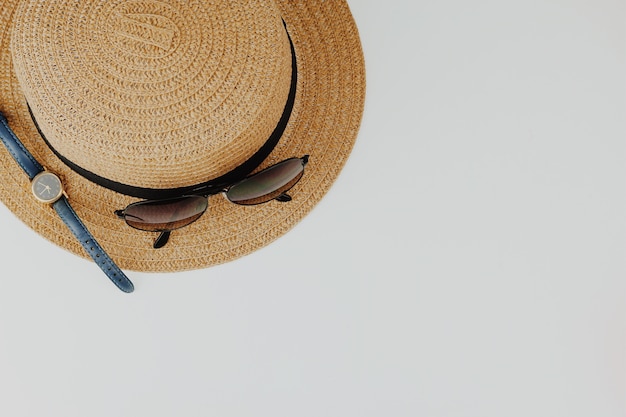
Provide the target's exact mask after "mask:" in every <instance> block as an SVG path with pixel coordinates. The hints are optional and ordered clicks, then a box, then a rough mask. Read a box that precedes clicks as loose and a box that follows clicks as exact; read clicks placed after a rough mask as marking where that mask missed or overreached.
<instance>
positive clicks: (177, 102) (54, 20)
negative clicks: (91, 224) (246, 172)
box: [11, 0, 291, 188]
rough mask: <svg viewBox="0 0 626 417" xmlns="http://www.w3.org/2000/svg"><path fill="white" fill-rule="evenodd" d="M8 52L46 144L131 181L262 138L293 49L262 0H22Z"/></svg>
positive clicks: (245, 153)
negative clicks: (47, 0)
mask: <svg viewBox="0 0 626 417" xmlns="http://www.w3.org/2000/svg"><path fill="white" fill-rule="evenodd" d="M15 16H16V18H15V24H14V27H13V32H12V41H11V52H12V55H13V61H14V67H15V71H16V74H17V77H18V80H19V82H20V84H21V86H22V88H23V91H24V94H25V96H26V100H27V101H28V104H29V105H30V107H31V109H32V113H33V115H34V117H35V118H36V121H37V123H38V125H39V127H40V129H41V131H42V133H43V134H44V136H45V138H46V140H47V141H48V142H49V143H50V145H51V146H52V147H53V148H54V149H55V150H56V151H57V152H58V153H60V154H61V155H63V156H64V157H65V158H67V159H68V160H70V161H72V162H73V163H75V164H76V165H78V166H80V167H81V168H83V169H85V170H87V171H90V172H92V173H94V174H96V175H98V176H101V177H104V178H106V179H109V180H112V181H116V182H120V183H123V184H128V185H131V186H137V187H147V188H176V187H183V186H189V185H193V184H197V183H200V182H204V181H207V180H210V179H212V178H215V177H218V176H220V175H222V174H224V173H226V172H228V171H230V170H232V169H234V168H236V167H237V166H239V165H240V164H241V163H242V162H244V161H245V160H247V159H248V158H249V157H251V156H252V155H253V154H254V153H255V152H256V151H257V150H259V148H260V147H261V146H262V145H263V144H264V143H265V141H266V140H267V139H268V137H269V136H270V135H271V133H272V131H273V130H274V128H275V127H276V125H277V123H278V120H279V119H280V116H281V114H282V112H283V109H284V107H285V102H286V100H287V95H288V93H289V87H290V78H291V77H290V76H291V52H290V47H289V41H288V38H287V34H286V32H285V28H284V26H283V24H282V20H281V16H280V13H279V10H278V8H277V7H276V5H275V4H273V2H271V1H270V2H268V1H252V2H251V1H232V0H228V1H211V2H206V1H193V0H190V1H151V0H140V1H132V0H131V1H128V0H116V1H106V0H88V1H85V0H83V1H80V2H70V1H54V2H41V1H38V0H31V1H24V2H22V3H21V5H20V8H19V10H18V13H16V14H15Z"/></svg>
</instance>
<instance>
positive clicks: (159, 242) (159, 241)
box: [152, 230, 172, 249]
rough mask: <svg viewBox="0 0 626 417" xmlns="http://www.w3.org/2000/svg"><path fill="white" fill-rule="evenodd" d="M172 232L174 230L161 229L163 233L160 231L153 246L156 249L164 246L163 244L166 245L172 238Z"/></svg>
mask: <svg viewBox="0 0 626 417" xmlns="http://www.w3.org/2000/svg"><path fill="white" fill-rule="evenodd" d="M171 233H172V232H171V231H170V230H163V231H161V233H159V236H158V237H157V238H156V239H155V241H154V244H153V245H152V247H153V248H154V249H159V248H162V247H163V246H165V244H166V243H167V241H168V240H170V234H171Z"/></svg>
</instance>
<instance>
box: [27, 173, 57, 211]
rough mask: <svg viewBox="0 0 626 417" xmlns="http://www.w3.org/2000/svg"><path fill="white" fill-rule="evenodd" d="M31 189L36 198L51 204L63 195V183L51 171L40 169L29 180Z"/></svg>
mask: <svg viewBox="0 0 626 417" xmlns="http://www.w3.org/2000/svg"><path fill="white" fill-rule="evenodd" d="M31 190H32V192H33V195H34V196H35V198H36V199H37V200H39V201H41V202H42V203H47V204H52V203H54V202H56V201H57V200H58V199H59V198H61V196H62V195H63V183H62V182H61V179H60V178H59V177H58V176H57V175H55V174H53V173H52V172H48V171H42V172H40V173H39V174H37V175H36V176H35V178H33V180H32V181H31Z"/></svg>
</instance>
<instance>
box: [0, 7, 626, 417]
mask: <svg viewBox="0 0 626 417" xmlns="http://www.w3.org/2000/svg"><path fill="white" fill-rule="evenodd" d="M350 5H351V7H352V11H353V14H354V16H355V19H356V21H357V24H358V26H359V29H360V31H361V36H362V41H363V47H364V50H365V55H366V61H367V74H368V94H367V104H366V110H365V114H364V119H363V124H362V129H361V131H360V134H359V139H358V141H357V143H356V146H355V149H354V151H353V153H352V155H351V157H350V160H349V162H348V164H347V165H346V167H345V169H344V171H343V172H342V174H341V176H340V177H339V179H338V181H337V182H336V184H335V186H334V187H333V188H332V190H331V191H330V193H329V194H328V195H327V197H326V198H325V199H324V200H323V201H322V203H321V204H319V205H318V206H317V207H316V209H315V210H314V211H313V212H312V213H311V214H310V215H309V216H308V217H306V219H305V220H303V221H302V222H301V223H300V224H299V225H298V226H297V227H296V228H295V229H294V230H292V231H291V232H290V233H288V234H287V235H285V236H284V237H282V238H281V239H279V240H278V241H277V242H275V243H273V244H271V245H270V246H269V247H266V248H264V249H262V250H260V251H258V252H256V253H254V254H252V255H250V256H247V257H245V258H243V259H240V260H237V261H235V262H232V263H230V264H227V265H223V266H219V267H215V268H210V269H205V270H199V271H193V272H188V273H178V274H140V273H133V272H129V276H130V278H131V279H132V280H133V281H134V283H135V285H136V291H135V293H134V294H132V295H130V296H128V295H124V294H122V293H121V292H119V291H118V290H117V289H115V287H114V286H112V285H111V284H110V283H109V282H108V280H106V278H104V277H103V276H101V275H100V272H99V271H98V270H97V268H95V266H94V264H92V263H90V262H87V261H85V260H82V259H80V258H78V257H75V256H73V255H70V254H69V253H67V252H65V251H64V250H62V249H59V248H57V247H54V246H52V245H51V244H49V243H48V242H47V241H45V240H44V239H42V238H40V237H39V236H37V235H36V234H35V233H34V232H32V231H30V230H29V229H27V228H26V227H25V226H23V225H22V223H21V222H19V221H18V220H17V219H16V218H15V217H14V216H13V215H12V214H11V213H10V212H9V211H8V210H6V208H4V206H2V208H1V209H0V219H1V221H2V239H1V240H0V252H1V253H2V257H1V260H2V272H1V275H2V277H1V278H0V415H1V416H7V417H9V416H10V417H21V416H28V417H31V416H33V417H34V416H37V417H39V416H64V417H73V416H77V417H78V416H80V417H85V416H89V417H100V416H102V417H110V416H118V417H120V416H150V417H160V416H185V417H192V416H220V417H227V416H237V417H243V416H254V417H260V416H271V417H281V416H285V417H287V416H289V417H296V416H297V417H306V416H315V417H319V416H341V417H348V416H358V417H369V416H372V417H374V416H376V417H379V416H393V417H403V416H432V417H448V416H450V417H457V416H458V417H466V416H467V417H469V416H477V417H478V416H480V417H515V416H520V417H522V416H523V417H527V416H533V417H542V416H545V417H557V416H568V417H578V416H580V417H588V416H594V417H623V416H626V400H625V398H626V61H625V56H626V53H625V52H626V47H625V40H626V32H625V27H626V24H625V23H626V20H625V19H626V5H625V3H624V1H623V0H614V1H612V0H524V1H521V0H515V1H513V0H497V1H496V0H493V1H489V0H474V1H464V0H443V1H415V0H411V1H399V0H398V1H374V0H367V1H366V0H353V1H350ZM50 268H52V269H53V270H57V271H61V270H63V271H64V272H63V273H61V272H59V273H55V274H50V273H48V272H46V271H49V270H50Z"/></svg>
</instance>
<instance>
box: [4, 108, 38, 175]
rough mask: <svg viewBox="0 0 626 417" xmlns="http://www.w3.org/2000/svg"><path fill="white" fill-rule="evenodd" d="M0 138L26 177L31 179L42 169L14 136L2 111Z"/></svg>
mask: <svg viewBox="0 0 626 417" xmlns="http://www.w3.org/2000/svg"><path fill="white" fill-rule="evenodd" d="M0 139H1V140H2V142H3V143H4V146H6V147H7V149H8V150H9V153H10V154H11V156H13V158H14V159H15V162H17V164H18V165H19V166H21V167H22V169H23V170H24V172H26V174H27V175H28V178H30V179H31V180H32V179H33V178H34V177H35V175H37V174H39V173H40V172H41V171H43V167H42V166H41V164H40V163H39V162H37V160H36V159H35V157H34V156H33V155H32V154H31V153H30V152H28V150H27V149H26V148H25V147H24V144H22V142H21V141H20V140H19V139H18V138H17V136H15V133H13V130H11V128H10V127H9V123H8V122H7V119H6V117H4V115H3V114H2V113H0Z"/></svg>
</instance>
